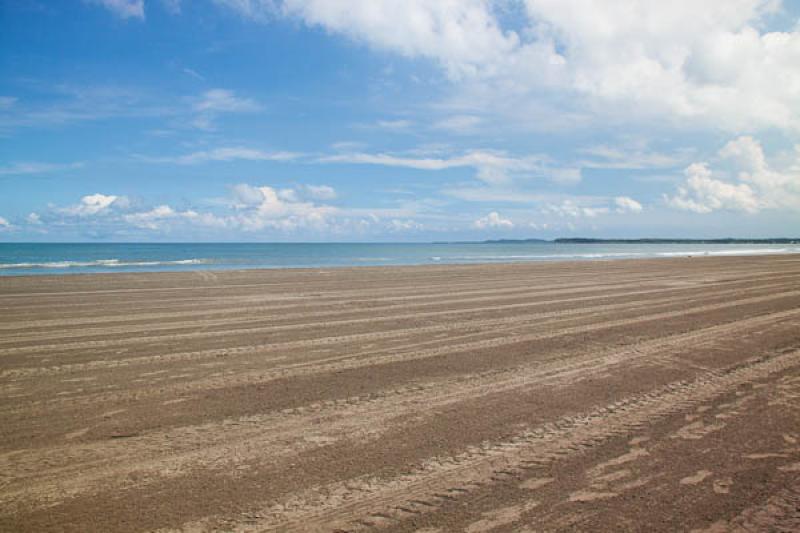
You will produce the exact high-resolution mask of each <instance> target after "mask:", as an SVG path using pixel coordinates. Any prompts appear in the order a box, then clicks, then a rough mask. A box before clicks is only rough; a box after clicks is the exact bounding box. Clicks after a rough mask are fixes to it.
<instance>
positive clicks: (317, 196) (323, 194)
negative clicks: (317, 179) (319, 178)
mask: <svg viewBox="0 0 800 533" xmlns="http://www.w3.org/2000/svg"><path fill="white" fill-rule="evenodd" d="M300 189H301V191H302V192H303V193H304V194H305V195H307V196H309V197H310V198H313V199H314V200H334V199H335V198H336V190H335V189H334V188H333V187H331V186H329V185H301V186H300Z"/></svg>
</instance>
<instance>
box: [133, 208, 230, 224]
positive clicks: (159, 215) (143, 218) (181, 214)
mask: <svg viewBox="0 0 800 533" xmlns="http://www.w3.org/2000/svg"><path fill="white" fill-rule="evenodd" d="M122 218H123V220H124V221H125V222H127V223H129V224H131V225H132V226H135V227H137V228H143V229H149V230H161V229H168V228H169V227H170V225H171V224H173V223H175V222H189V223H191V224H194V225H197V226H206V227H215V228H224V227H226V226H227V225H228V223H227V221H226V220H225V219H224V218H220V217H218V216H216V215H214V214H212V213H198V212H197V211H194V210H191V209H187V210H185V211H177V210H175V209H173V208H172V207H170V206H168V205H159V206H157V207H154V208H153V209H150V210H148V211H142V212H138V213H130V214H126V215H123V217H122Z"/></svg>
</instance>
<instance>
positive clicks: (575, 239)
mask: <svg viewBox="0 0 800 533" xmlns="http://www.w3.org/2000/svg"><path fill="white" fill-rule="evenodd" d="M481 242H482V243H486V244H514V243H525V244H529V243H537V242H543V243H544V242H548V243H556V244H800V237H797V238H785V237H781V238H774V239H734V238H724V239H651V238H646V239H590V238H585V237H566V238H558V239H553V240H550V241H548V240H545V239H490V240H486V241H481Z"/></svg>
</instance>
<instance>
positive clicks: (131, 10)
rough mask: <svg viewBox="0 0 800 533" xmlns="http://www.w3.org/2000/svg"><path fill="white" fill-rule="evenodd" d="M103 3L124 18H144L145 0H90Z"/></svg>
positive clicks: (94, 2)
mask: <svg viewBox="0 0 800 533" xmlns="http://www.w3.org/2000/svg"><path fill="white" fill-rule="evenodd" d="M89 1H90V2H91V3H93V4H97V5H101V6H103V7H105V8H106V9H108V10H109V11H111V12H112V13H114V15H116V16H118V17H119V18H122V19H128V18H138V19H142V20H144V0H89Z"/></svg>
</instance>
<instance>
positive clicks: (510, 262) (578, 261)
mask: <svg viewBox="0 0 800 533" xmlns="http://www.w3.org/2000/svg"><path fill="white" fill-rule="evenodd" d="M798 255H800V251H797V252H785V251H780V252H762V253H720V254H692V253H686V254H685V255H684V254H683V253H677V252H676V253H674V254H672V253H671V255H668V256H644V257H631V256H629V255H626V256H625V257H580V258H576V257H570V258H564V259H560V258H552V259H551V258H546V259H528V260H525V259H520V260H516V261H515V260H503V261H452V262H451V261H431V262H426V263H393V264H365V265H326V266H322V265H321V266H282V265H279V266H274V267H272V266H262V265H259V266H252V267H243V268H239V267H230V268H214V267H213V266H209V267H195V268H175V269H160V270H144V269H142V270H139V269H135V270H134V269H130V270H124V269H120V270H113V269H109V270H101V271H92V272H74V271H73V272H70V271H68V270H69V268H70V267H64V270H63V271H54V272H31V273H24V274H17V273H13V274H6V273H4V272H3V269H2V268H0V280H2V279H5V278H20V277H33V278H40V277H62V276H92V275H106V274H109V275H131V274H181V273H194V272H209V273H213V274H222V273H226V272H235V273H241V272H260V271H264V272H272V271H280V270H289V271H314V270H348V269H384V268H425V267H432V268H435V267H453V266H457V267H464V266H491V265H498V266H502V265H537V264H547V265H553V264H572V263H576V264H581V263H595V262H605V263H611V262H620V261H664V260H681V259H695V260H700V259H726V258H731V259H735V258H755V257H765V258H766V257H771V258H775V257H778V258H780V257H784V258H791V257H797V256H798ZM77 268H81V267H77Z"/></svg>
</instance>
